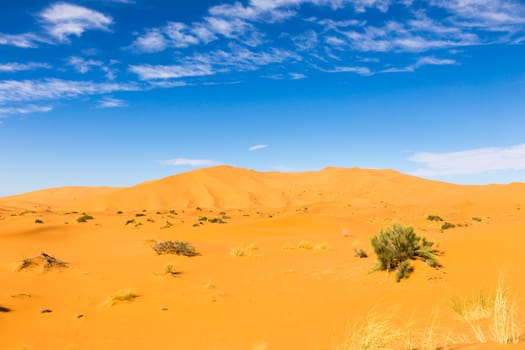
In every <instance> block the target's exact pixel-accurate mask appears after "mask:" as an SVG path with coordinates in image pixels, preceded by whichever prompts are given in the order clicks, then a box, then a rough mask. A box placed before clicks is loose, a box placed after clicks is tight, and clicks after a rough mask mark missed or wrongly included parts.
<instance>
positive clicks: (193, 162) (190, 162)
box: [160, 158, 218, 167]
mask: <svg viewBox="0 0 525 350" xmlns="http://www.w3.org/2000/svg"><path fill="white" fill-rule="evenodd" d="M160 164H162V165H170V166H190V167H205V166H213V165H217V164H218V162H216V161H214V160H209V159H188V158H175V159H168V160H163V161H161V162H160Z"/></svg>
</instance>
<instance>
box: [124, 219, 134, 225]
mask: <svg viewBox="0 0 525 350" xmlns="http://www.w3.org/2000/svg"><path fill="white" fill-rule="evenodd" d="M134 223H135V219H131V220H128V221H126V225H129V224H134Z"/></svg>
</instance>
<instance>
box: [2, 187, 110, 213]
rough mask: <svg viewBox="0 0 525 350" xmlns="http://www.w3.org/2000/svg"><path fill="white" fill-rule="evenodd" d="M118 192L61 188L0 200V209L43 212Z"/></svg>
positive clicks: (100, 189)
mask: <svg viewBox="0 0 525 350" xmlns="http://www.w3.org/2000/svg"><path fill="white" fill-rule="evenodd" d="M116 190H118V188H114V187H61V188H51V189H46V190H40V191H35V192H29V193H24V194H20V195H15V196H9V197H3V198H0V208H5V209H11V210H13V209H26V210H45V209H51V208H56V207H64V206H68V205H73V204H74V203H76V202H78V201H80V200H85V199H86V198H89V197H93V196H99V195H105V194H108V193H111V192H114V191H116Z"/></svg>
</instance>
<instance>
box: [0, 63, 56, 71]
mask: <svg viewBox="0 0 525 350" xmlns="http://www.w3.org/2000/svg"><path fill="white" fill-rule="evenodd" d="M40 68H43V69H51V65H50V64H48V63H40V62H28V63H19V62H8V63H0V72H9V73H12V72H21V71H27V70H33V69H40Z"/></svg>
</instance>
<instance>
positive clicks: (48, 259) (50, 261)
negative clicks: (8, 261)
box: [18, 253, 69, 271]
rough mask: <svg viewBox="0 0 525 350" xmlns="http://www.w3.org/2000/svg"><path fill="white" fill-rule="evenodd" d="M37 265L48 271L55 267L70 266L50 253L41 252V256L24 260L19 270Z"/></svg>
mask: <svg viewBox="0 0 525 350" xmlns="http://www.w3.org/2000/svg"><path fill="white" fill-rule="evenodd" d="M37 266H42V267H43V268H44V271H47V270H50V269H53V268H67V267H69V264H68V263H66V262H64V261H61V260H58V259H57V258H55V257H53V256H51V255H49V254H46V253H41V254H40V255H39V256H36V257H33V258H26V259H24V260H22V262H21V263H20V266H19V267H18V271H21V270H25V269H28V268H31V267H37Z"/></svg>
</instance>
